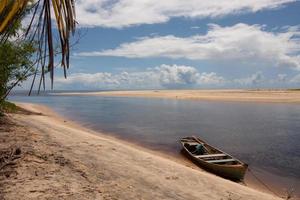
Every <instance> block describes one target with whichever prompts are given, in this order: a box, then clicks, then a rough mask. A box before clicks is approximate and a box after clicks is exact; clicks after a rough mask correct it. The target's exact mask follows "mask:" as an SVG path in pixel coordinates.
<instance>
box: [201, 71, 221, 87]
mask: <svg viewBox="0 0 300 200" xmlns="http://www.w3.org/2000/svg"><path fill="white" fill-rule="evenodd" d="M225 82H226V81H225V79H224V78H223V77H222V76H218V75H217V74H216V73H215V72H210V73H206V72H203V73H201V74H200V76H199V80H198V83H200V84H216V85H222V84H224V83H225Z"/></svg>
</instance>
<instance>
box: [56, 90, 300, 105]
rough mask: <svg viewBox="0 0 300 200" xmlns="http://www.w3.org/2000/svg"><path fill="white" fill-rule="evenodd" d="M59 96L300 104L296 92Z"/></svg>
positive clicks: (197, 92) (205, 91)
mask: <svg viewBox="0 0 300 200" xmlns="http://www.w3.org/2000/svg"><path fill="white" fill-rule="evenodd" d="M59 95H90V96H118V97H146V98H169V99H192V100H215V101H242V102H274V103H276V102H277V103H300V91H298V90H137V91H102V92H82V93H81V92H78V93H76V92H72V93H60V94H59Z"/></svg>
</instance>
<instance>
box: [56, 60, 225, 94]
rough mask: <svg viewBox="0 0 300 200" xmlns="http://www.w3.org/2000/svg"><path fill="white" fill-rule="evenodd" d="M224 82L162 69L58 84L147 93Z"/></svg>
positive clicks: (81, 76)
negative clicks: (147, 90) (162, 89)
mask: <svg viewBox="0 0 300 200" xmlns="http://www.w3.org/2000/svg"><path fill="white" fill-rule="evenodd" d="M223 82H224V78H222V77H220V76H218V75H217V74H216V73H214V72H211V73H205V72H204V73H199V72H198V70H197V69H196V68H194V67H191V66H180V65H161V66H158V67H155V68H150V69H148V70H146V71H140V72H121V73H116V74H112V73H106V72H100V73H94V74H89V73H75V74H71V75H69V76H68V78H67V79H64V78H58V79H56V82H55V84H56V85H57V86H58V87H59V88H62V87H68V86H72V87H73V88H76V89H85V88H90V89H92V88H93V89H128V88H130V89H145V88H185V87H186V88H189V87H194V86H202V85H204V86H205V85H206V86H217V85H220V84H222V83H223ZM78 87H80V88H78Z"/></svg>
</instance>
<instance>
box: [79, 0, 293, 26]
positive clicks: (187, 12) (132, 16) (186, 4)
mask: <svg viewBox="0 0 300 200" xmlns="http://www.w3.org/2000/svg"><path fill="white" fill-rule="evenodd" d="M295 1H296V0H241V1H237V0H234V1H233V0H209V1H204V0H186V1H184V0H163V1H162V0H77V1H76V12H77V13H76V14H77V19H78V21H79V23H80V25H81V26H101V27H113V28H122V27H128V26H133V25H140V24H155V23H164V22H167V21H168V20H170V19H171V18H173V17H186V18H205V17H220V16H225V15H232V14H240V13H244V12H257V11H260V10H264V9H275V8H278V7H281V6H283V5H285V4H287V3H291V2H295Z"/></svg>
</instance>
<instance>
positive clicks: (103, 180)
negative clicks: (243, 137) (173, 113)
mask: <svg viewBox="0 0 300 200" xmlns="http://www.w3.org/2000/svg"><path fill="white" fill-rule="evenodd" d="M20 105H21V106H22V107H23V108H25V109H29V110H32V111H35V112H42V113H43V114H44V115H22V114H14V115H12V116H11V118H12V120H13V121H14V122H15V123H16V124H17V128H16V130H14V131H15V134H17V133H21V134H23V135H24V136H23V137H26V138H27V139H28V138H30V140H29V141H30V142H32V146H31V147H26V148H25V150H24V148H23V149H22V152H23V157H22V161H20V162H21V167H19V168H17V174H18V175H17V176H16V177H15V178H14V179H12V180H10V183H12V184H9V182H8V184H7V186H6V187H5V189H4V194H5V195H6V196H5V197H6V198H7V199H35V198H38V199H45V198H51V199H61V198H63V199H149V200H150V199H151V200H153V199H184V200H187V199H212V200H213V199H218V200H220V199H224V200H226V199H250V200H251V199H253V200H257V199H264V200H269V199H277V198H276V197H274V196H272V195H270V194H266V193H262V192H260V191H257V190H254V189H251V188H249V187H246V186H243V185H241V184H238V183H234V182H231V181H228V180H225V179H222V178H220V177H217V176H215V175H213V174H210V173H207V172H204V171H201V170H199V169H193V168H191V167H188V166H185V165H182V164H180V163H177V162H174V161H172V160H170V159H167V158H164V157H161V156H159V155H156V154H153V153H150V152H147V151H144V150H142V149H139V148H136V147H135V146H131V145H129V144H127V143H125V142H122V141H119V140H117V139H112V138H110V137H108V136H105V135H103V134H101V133H98V132H94V131H91V130H88V129H85V128H81V127H80V126H78V125H76V124H73V123H72V122H66V121H65V120H64V119H62V118H60V117H58V116H56V115H55V114H54V113H52V112H51V111H49V110H48V109H47V108H45V107H41V106H37V105H33V104H20ZM25 161H26V162H25ZM22 163H23V164H22Z"/></svg>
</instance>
